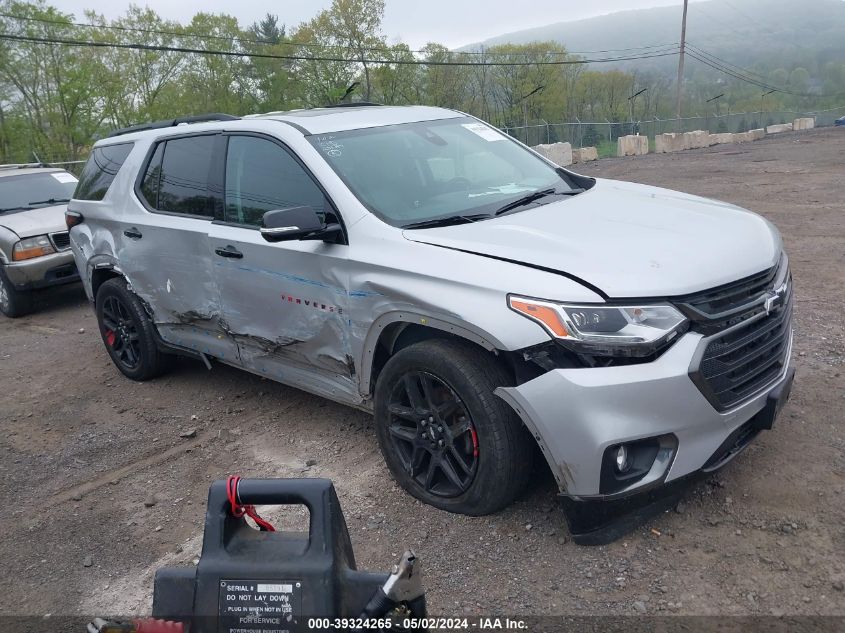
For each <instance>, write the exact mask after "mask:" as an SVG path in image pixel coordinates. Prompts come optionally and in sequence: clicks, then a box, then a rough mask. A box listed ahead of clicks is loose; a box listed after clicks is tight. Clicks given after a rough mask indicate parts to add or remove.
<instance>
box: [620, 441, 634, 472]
mask: <svg viewBox="0 0 845 633" xmlns="http://www.w3.org/2000/svg"><path fill="white" fill-rule="evenodd" d="M630 469H631V462H629V461H628V449H627V448H625V445H624V444H622V445H620V446H619V448H618V449H616V472H618V473H626V472H628V471H629V470H630Z"/></svg>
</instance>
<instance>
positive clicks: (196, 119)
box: [106, 112, 240, 138]
mask: <svg viewBox="0 0 845 633" xmlns="http://www.w3.org/2000/svg"><path fill="white" fill-rule="evenodd" d="M238 119H240V117H237V116H234V115H232V114H224V113H223V112H211V113H209V114H195V115H192V116H180V117H177V118H175V119H164V120H163V121H150V122H148V123H140V124H138V125H130V126H129V127H124V128H121V129H119V130H114V131H113V132H110V133H109V134H108V135H107V136H106V138H112V137H113V136H122V135H124V134H132V132H143V131H144V130H160V129H162V128H167V127H174V126H176V125H181V124H182V123H204V122H206V121H237V120H238Z"/></svg>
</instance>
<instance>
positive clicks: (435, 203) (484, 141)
mask: <svg viewBox="0 0 845 633" xmlns="http://www.w3.org/2000/svg"><path fill="white" fill-rule="evenodd" d="M310 140H311V142H312V144H313V145H314V146H315V147H316V148H317V150H318V151H319V152H320V153H321V154H322V156H323V157H324V158H325V160H326V162H328V163H329V165H331V167H332V168H333V169H334V170H335V172H337V174H338V175H339V176H340V177H341V178H342V179H343V181H344V182H345V183H346V184H347V186H348V187H349V188H350V189H351V190H352V192H353V193H354V194H355V195H356V196H357V197H358V199H359V200H360V201H361V202H362V203H364V205H365V206H367V207H368V208H369V209H370V210H371V211H373V212H374V213H375V214H376V215H378V216H379V217H381V218H382V219H383V220H385V221H386V222H388V223H390V224H393V225H394V226H406V225H411V224H418V223H420V222H425V221H426V220H434V219H438V218H449V217H455V216H462V217H464V218H469V217H472V219H473V220H477V219H484V217H485V216H490V217H492V216H493V215H494V214H495V212H496V210H497V209H500V208H501V207H502V206H503V205H506V204H508V203H509V202H511V201H515V200H519V199H521V198H524V197H525V196H528V195H529V194H532V193H534V192H538V191H542V190H549V189H553V190H555V191H561V192H567V191H571V192H572V193H574V191H572V189H573V188H572V186H571V185H570V183H569V182H567V181H566V180H564V176H563V174H562V172H560V171H558V170H556V169H555V168H554V167H552V166H551V165H549V164H548V163H546V162H545V161H543V160H541V159H540V158H538V157H537V156H535V155H533V154H532V153H531V152H528V151H526V150H525V149H524V148H523V147H521V146H520V145H518V144H517V143H516V142H514V141H513V140H511V139H510V138H509V137H507V136H505V135H504V134H502V133H501V132H499V131H497V130H495V129H494V128H492V127H489V126H488V125H485V124H483V123H480V122H479V121H477V120H476V119H472V118H469V117H461V118H454V119H444V120H439V121H421V122H418V123H403V124H400V125H390V126H384V127H377V128H368V129H363V130H352V131H350V132H337V133H331V134H320V135H315V136H313V137H311V138H310ZM534 198H535V199H531V200H528V203H536V204H543V203H545V202H549V201H551V200H553V199H554V198H545V199H543V200H540V198H541V196H535V197H534Z"/></svg>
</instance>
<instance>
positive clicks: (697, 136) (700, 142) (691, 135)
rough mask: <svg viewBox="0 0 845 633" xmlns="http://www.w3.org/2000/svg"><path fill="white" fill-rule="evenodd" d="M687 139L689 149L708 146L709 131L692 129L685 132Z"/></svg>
mask: <svg viewBox="0 0 845 633" xmlns="http://www.w3.org/2000/svg"><path fill="white" fill-rule="evenodd" d="M686 135H687V139H689V149H701V148H703V147H710V132H708V131H707V130H694V131H692V132H686Z"/></svg>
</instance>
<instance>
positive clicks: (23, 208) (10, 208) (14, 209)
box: [0, 203, 32, 213]
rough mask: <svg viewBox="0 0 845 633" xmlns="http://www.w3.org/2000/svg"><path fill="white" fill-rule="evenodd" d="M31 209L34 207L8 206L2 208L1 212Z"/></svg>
mask: <svg viewBox="0 0 845 633" xmlns="http://www.w3.org/2000/svg"><path fill="white" fill-rule="evenodd" d="M30 204H31V203H30ZM31 209H32V207H6V208H5V209H0V213H5V212H6V211H30V210H31Z"/></svg>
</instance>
